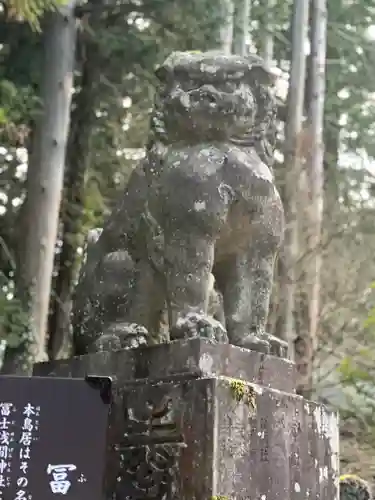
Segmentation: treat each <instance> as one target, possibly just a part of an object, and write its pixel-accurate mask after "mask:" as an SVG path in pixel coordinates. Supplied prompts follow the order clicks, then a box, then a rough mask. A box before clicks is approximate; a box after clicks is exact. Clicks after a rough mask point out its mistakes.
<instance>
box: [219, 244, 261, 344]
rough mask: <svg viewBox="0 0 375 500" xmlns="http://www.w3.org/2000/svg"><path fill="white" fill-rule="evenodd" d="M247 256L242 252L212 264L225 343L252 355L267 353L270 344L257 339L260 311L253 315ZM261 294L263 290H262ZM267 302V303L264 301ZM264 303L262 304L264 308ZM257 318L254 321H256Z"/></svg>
mask: <svg viewBox="0 0 375 500" xmlns="http://www.w3.org/2000/svg"><path fill="white" fill-rule="evenodd" d="M253 263H254V262H252V259H251V256H250V255H249V254H247V253H246V252H242V253H237V254H232V255H229V256H227V258H225V259H224V260H222V261H220V262H218V263H216V265H215V268H214V275H215V278H216V280H217V283H218V287H219V289H220V290H221V292H222V294H223V298H224V312H225V320H226V327H227V330H228V336H229V342H230V343H231V344H233V345H238V346H241V347H246V348H247V349H252V350H254V351H259V352H264V353H269V352H270V344H269V342H268V340H267V339H265V338H264V336H263V335H261V330H262V327H261V326H260V328H258V326H257V324H256V322H257V321H259V320H260V321H261V322H262V320H261V317H262V313H261V309H262V307H261V306H260V304H259V306H260V307H258V311H257V313H255V315H253V312H255V311H253V310H252V300H253V297H254V292H255V287H256V286H257V285H258V283H255V282H254V277H255V276H254V274H253V272H252V265H253ZM263 291H264V289H263ZM266 300H267V299H266ZM266 300H265V302H264V303H263V306H264V309H265V308H266ZM256 316H257V317H256Z"/></svg>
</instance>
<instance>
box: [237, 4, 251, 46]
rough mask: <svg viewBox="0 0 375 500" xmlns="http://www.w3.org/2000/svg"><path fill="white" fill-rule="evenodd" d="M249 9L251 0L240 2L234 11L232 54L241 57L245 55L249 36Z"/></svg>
mask: <svg viewBox="0 0 375 500" xmlns="http://www.w3.org/2000/svg"><path fill="white" fill-rule="evenodd" d="M250 9H251V0H241V2H240V3H239V4H238V6H237V9H236V16H235V23H234V24H235V27H236V29H235V34H234V43H233V52H234V53H235V54H239V55H241V56H245V55H246V53H247V50H248V48H247V42H248V38H249V36H250Z"/></svg>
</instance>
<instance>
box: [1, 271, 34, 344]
mask: <svg viewBox="0 0 375 500" xmlns="http://www.w3.org/2000/svg"><path fill="white" fill-rule="evenodd" d="M10 288H11V287H10V281H9V279H8V278H7V277H6V276H5V275H4V274H3V273H1V272H0V340H6V342H7V345H8V346H10V347H18V346H19V345H20V344H21V343H22V342H23V340H24V338H25V333H26V332H27V330H28V322H29V317H28V313H27V311H25V310H24V307H23V304H22V302H21V301H20V300H19V299H17V298H16V297H14V296H13V293H12V292H11V291H10Z"/></svg>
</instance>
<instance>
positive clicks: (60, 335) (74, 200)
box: [48, 26, 100, 360]
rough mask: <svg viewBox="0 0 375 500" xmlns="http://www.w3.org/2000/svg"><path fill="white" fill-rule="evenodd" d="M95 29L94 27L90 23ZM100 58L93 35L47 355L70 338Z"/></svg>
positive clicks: (71, 156) (75, 124) (72, 140)
mask: <svg viewBox="0 0 375 500" xmlns="http://www.w3.org/2000/svg"><path fill="white" fill-rule="evenodd" d="M91 28H92V26H91ZM99 65H100V63H99V61H98V54H97V44H96V42H95V40H93V39H92V36H91V35H90V34H87V40H86V43H85V61H84V63H83V70H82V81H81V90H80V92H79V94H78V96H77V99H76V102H75V109H74V111H73V113H72V120H71V122H72V124H71V133H70V136H69V142H68V149H67V162H66V163H67V172H66V176H65V191H64V200H63V206H62V216H61V223H62V228H63V237H62V240H63V244H62V248H61V254H60V256H59V266H58V267H59V270H58V275H57V278H56V282H55V295H54V299H53V303H52V307H51V315H50V321H49V339H48V357H49V359H50V360H53V359H56V358H57V357H58V355H59V353H60V351H61V349H62V347H63V345H64V343H65V342H66V340H67V339H68V337H69V333H70V326H71V325H70V313H71V306H72V293H73V290H74V282H75V279H76V277H77V272H78V269H77V267H78V265H77V264H78V262H77V260H78V253H77V252H78V247H79V246H81V245H82V244H83V234H82V223H83V221H82V215H83V211H84V206H85V175H86V171H87V169H88V166H89V154H90V137H91V131H92V127H93V124H94V121H95V101H96V96H97V85H96V84H95V83H96V82H97V79H98V73H99Z"/></svg>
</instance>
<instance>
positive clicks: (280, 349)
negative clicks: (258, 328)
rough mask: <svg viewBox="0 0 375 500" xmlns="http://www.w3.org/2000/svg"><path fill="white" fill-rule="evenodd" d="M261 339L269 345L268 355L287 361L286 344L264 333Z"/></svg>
mask: <svg viewBox="0 0 375 500" xmlns="http://www.w3.org/2000/svg"><path fill="white" fill-rule="evenodd" d="M263 338H264V339H265V340H267V341H268V342H269V344H270V354H272V356H276V357H278V358H284V359H288V342H285V340H281V339H279V338H278V337H275V335H271V334H270V333H264V334H263Z"/></svg>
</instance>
